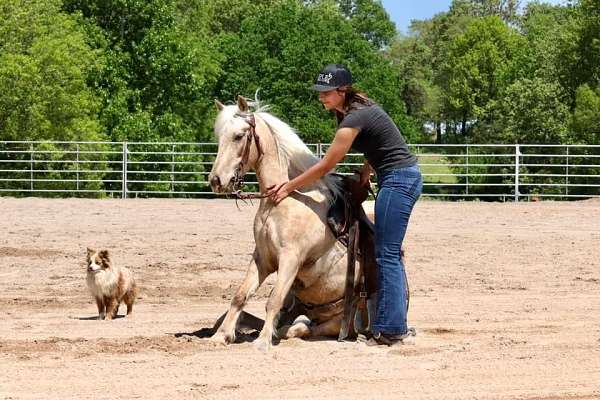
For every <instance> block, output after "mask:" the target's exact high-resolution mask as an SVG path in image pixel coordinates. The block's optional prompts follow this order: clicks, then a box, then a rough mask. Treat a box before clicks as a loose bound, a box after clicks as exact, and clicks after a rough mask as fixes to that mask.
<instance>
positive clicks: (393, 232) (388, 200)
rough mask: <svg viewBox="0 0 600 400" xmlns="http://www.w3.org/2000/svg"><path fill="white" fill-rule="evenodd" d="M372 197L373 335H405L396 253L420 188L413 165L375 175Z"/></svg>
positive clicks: (402, 274) (420, 180)
mask: <svg viewBox="0 0 600 400" xmlns="http://www.w3.org/2000/svg"><path fill="white" fill-rule="evenodd" d="M377 179H378V183H379V192H378V193H377V199H376V200H375V257H376V259H377V273H378V278H379V290H378V293H377V315H376V317H375V321H374V323H373V325H372V327H371V329H372V331H373V333H374V334H377V333H383V334H389V335H400V334H405V333H406V332H407V330H408V326H407V323H406V312H407V301H408V300H407V294H408V293H407V282H406V273H405V270H404V263H403V262H402V258H401V255H400V250H401V249H402V241H403V240H404V235H405V234H406V228H407V226H408V220H409V219H410V214H411V212H412V210H413V207H414V205H415V203H416V201H417V199H418V198H419V196H420V195H421V191H422V190H423V178H422V177H421V172H420V171H419V167H418V166H417V165H414V166H410V167H402V168H397V169H394V170H391V171H388V172H386V173H384V174H382V176H378V177H377Z"/></svg>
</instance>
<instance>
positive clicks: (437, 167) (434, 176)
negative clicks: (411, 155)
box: [419, 154, 458, 183]
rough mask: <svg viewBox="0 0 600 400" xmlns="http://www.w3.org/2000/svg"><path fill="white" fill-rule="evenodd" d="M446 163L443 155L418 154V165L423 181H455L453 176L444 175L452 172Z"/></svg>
mask: <svg viewBox="0 0 600 400" xmlns="http://www.w3.org/2000/svg"><path fill="white" fill-rule="evenodd" d="M446 164H449V162H448V160H447V159H446V158H445V157H442V156H429V155H427V154H419V166H420V168H421V173H422V174H423V181H424V182H425V183H457V182H458V181H457V179H456V177H455V176H449V175H444V174H452V170H450V167H448V166H447V165H446Z"/></svg>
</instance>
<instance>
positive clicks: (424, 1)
mask: <svg viewBox="0 0 600 400" xmlns="http://www.w3.org/2000/svg"><path fill="white" fill-rule="evenodd" d="M381 2H382V3H383V6H384V8H385V9H386V11H387V12H388V14H390V17H391V18H392V21H394V22H395V23H396V28H397V29H398V30H399V31H401V32H403V33H407V31H408V25H409V24H410V20H411V19H427V18H430V17H432V16H433V15H434V14H437V13H439V12H441V11H446V10H448V8H449V7H450V3H451V2H452V0H382V1H381ZM541 2H542V3H551V4H562V3H564V1H563V0H543V1H541ZM527 3H529V0H522V1H521V5H525V4H527Z"/></svg>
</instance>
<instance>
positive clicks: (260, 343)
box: [253, 338, 271, 353]
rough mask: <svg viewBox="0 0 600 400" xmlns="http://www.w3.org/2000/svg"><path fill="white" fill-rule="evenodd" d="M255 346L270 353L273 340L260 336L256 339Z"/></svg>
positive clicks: (263, 351) (262, 351)
mask: <svg viewBox="0 0 600 400" xmlns="http://www.w3.org/2000/svg"><path fill="white" fill-rule="evenodd" d="M253 344H254V348H255V349H256V350H258V351H260V352H261V353H268V352H269V350H270V349H271V341H270V340H265V339H263V338H258V339H256V340H255V341H254V343H253Z"/></svg>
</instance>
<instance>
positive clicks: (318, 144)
mask: <svg viewBox="0 0 600 400" xmlns="http://www.w3.org/2000/svg"><path fill="white" fill-rule="evenodd" d="M322 152H323V149H322V148H321V142H319V143H317V157H319V158H322V155H321V153H322Z"/></svg>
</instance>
